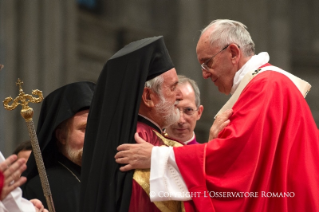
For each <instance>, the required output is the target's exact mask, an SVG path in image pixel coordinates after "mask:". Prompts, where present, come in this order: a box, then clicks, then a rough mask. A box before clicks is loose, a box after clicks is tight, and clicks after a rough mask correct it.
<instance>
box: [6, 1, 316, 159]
mask: <svg viewBox="0 0 319 212" xmlns="http://www.w3.org/2000/svg"><path fill="white" fill-rule="evenodd" d="M214 19H233V20H238V21H241V22H243V23H244V24H245V25H246V26H247V27H248V30H249V32H250V33H251V36H252V38H253V40H254V42H255V44H256V53H259V52H263V51H266V52H268V53H269V54H270V63H272V64H273V65H276V66H279V67H281V68H283V69H284V70H287V71H289V72H291V73H293V74H295V75H297V76H299V77H300V78H302V79H305V80H306V81H308V82H309V83H310V84H311V85H312V89H311V91H310V93H309V94H308V96H307V98H306V100H307V102H308V104H309V107H310V108H311V111H312V113H313V117H314V119H315V121H316V123H317V126H318V124H319V101H318V97H319V73H318V69H319V57H318V56H319V1H318V0H304V1H297V0H258V1H255V0H241V1H235V0H116V1H115V0H54V1H53V0H23V1H22V0H0V63H1V64H4V65H5V68H4V69H3V70H1V71H0V100H1V101H3V100H4V99H5V97H7V96H12V97H16V96H17V95H18V87H17V86H16V81H17V79H18V78H20V79H21V80H22V81H23V82H24V84H23V89H24V92H25V93H28V94H31V92H32V89H39V90H41V91H43V94H44V96H46V95H47V94H49V93H50V92H51V91H53V90H55V89H56V88H58V87H60V86H62V85H65V84H67V83H71V82H75V81H83V80H87V81H93V82H96V81H97V79H98V76H99V73H100V72H101V70H102V68H103V65H104V64H105V63H106V61H107V60H108V58H110V57H111V56H112V55H113V54H114V53H115V52H116V51H117V50H119V49H120V48H122V47H123V46H125V45H126V44H128V43H129V42H131V41H134V40H138V39H141V38H145V37H150V36H158V35H163V36H164V38H165V42H166V45H167V47H168V50H169V52H170V54H171V57H172V59H173V61H174V63H175V66H176V69H177V73H178V74H183V75H186V76H188V77H190V78H192V79H194V80H195V81H196V82H197V83H198V85H199V87H200V90H201V101H202V104H203V105H204V108H205V109H204V113H203V116H202V118H201V120H200V121H199V122H198V123H197V127H196V135H197V138H198V139H197V140H198V141H201V142H206V141H207V139H208V131H209V128H210V126H211V124H212V122H213V117H214V115H215V114H216V113H217V111H218V110H219V109H220V108H221V107H222V105H223V104H224V103H225V102H226V101H227V99H228V98H229V96H225V95H223V94H220V93H219V92H218V89H217V88H216V87H215V86H214V84H213V83H212V82H211V81H210V80H204V79H203V78H202V75H201V69H200V65H199V63H198V62H197V59H196V53H195V47H196V43H197V40H198V38H199V35H200V30H201V29H203V28H204V27H205V26H206V25H207V24H209V22H210V21H212V20H214ZM123 86H125V85H123ZM127 89H129V88H127ZM30 106H31V107H33V109H34V113H35V115H34V117H33V119H34V123H35V126H36V125H37V119H38V115H39V112H40V107H41V103H40V104H31V105H30ZM20 110H21V108H17V109H15V110H14V111H7V110H5V109H4V108H3V107H0V150H1V152H2V153H3V154H4V155H5V156H6V157H7V156H9V155H10V154H11V153H12V151H13V149H14V148H15V147H16V145H17V144H18V143H20V142H22V141H25V140H27V139H29V137H28V132H27V127H26V124H25V121H24V120H23V118H22V117H21V115H20Z"/></svg>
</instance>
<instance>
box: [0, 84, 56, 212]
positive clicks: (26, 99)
mask: <svg viewBox="0 0 319 212" xmlns="http://www.w3.org/2000/svg"><path fill="white" fill-rule="evenodd" d="M22 84H23V82H22V81H21V80H20V79H18V81H17V82H16V85H17V86H19V95H18V96H17V97H16V98H15V99H13V98H12V97H7V98H5V99H4V101H3V106H4V108H5V109H7V110H14V109H15V108H16V107H17V106H18V105H21V106H22V110H21V112H20V113H21V116H22V117H23V118H24V120H25V122H26V124H27V127H28V132H29V136H30V138H31V145H32V151H33V154H34V157H35V161H36V164H37V168H38V172H39V176H40V180H41V185H42V189H43V193H44V196H45V199H46V202H47V205H48V209H49V211H50V212H55V209H54V204H53V199H52V194H51V190H50V185H49V181H48V177H47V174H46V172H45V167H44V163H43V158H42V155H41V151H40V147H39V142H38V138H37V135H36V132H35V129H34V123H33V120H32V116H33V109H32V108H31V107H29V106H28V104H29V103H30V102H31V103H40V102H42V100H43V95H42V91H40V90H38V89H36V90H32V95H36V96H38V97H33V96H32V95H30V94H25V93H24V92H23V89H22ZM11 101H13V102H12V104H11V105H9V103H10V102H11Z"/></svg>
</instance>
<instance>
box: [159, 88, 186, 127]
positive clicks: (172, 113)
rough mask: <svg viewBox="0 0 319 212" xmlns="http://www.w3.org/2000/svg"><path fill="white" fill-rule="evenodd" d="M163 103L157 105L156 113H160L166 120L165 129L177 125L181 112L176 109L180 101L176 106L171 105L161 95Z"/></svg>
mask: <svg viewBox="0 0 319 212" xmlns="http://www.w3.org/2000/svg"><path fill="white" fill-rule="evenodd" d="M160 99H161V102H160V103H159V104H157V105H155V112H156V113H158V114H159V115H160V116H161V117H162V118H163V119H164V126H163V128H166V127H169V126H170V125H172V124H174V123H176V122H177V121H178V120H179V118H180V111H179V110H178V108H175V105H176V104H178V101H176V102H175V104H173V105H171V104H169V103H168V102H167V101H166V100H165V99H164V98H163V96H162V95H161V94H160Z"/></svg>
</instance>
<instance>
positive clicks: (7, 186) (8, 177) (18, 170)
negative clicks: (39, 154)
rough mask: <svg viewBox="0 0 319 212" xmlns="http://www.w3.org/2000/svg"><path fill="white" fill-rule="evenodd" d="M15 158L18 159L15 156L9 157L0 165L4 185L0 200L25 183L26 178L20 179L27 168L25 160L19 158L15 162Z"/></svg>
mask: <svg viewBox="0 0 319 212" xmlns="http://www.w3.org/2000/svg"><path fill="white" fill-rule="evenodd" d="M17 158H18V157H17V156H16V155H11V156H10V157H8V158H7V159H6V160H5V161H3V162H2V163H0V171H1V172H2V173H3V175H4V184H3V188H2V192H1V197H0V200H3V199H4V198H6V196H7V195H8V194H9V193H10V192H11V191H13V190H14V189H15V188H17V187H19V186H21V185H22V184H23V183H25V182H26V181H27V178H25V177H20V176H21V174H22V172H23V171H24V170H25V169H26V168H27V166H26V165H25V159H24V158H20V159H19V160H17Z"/></svg>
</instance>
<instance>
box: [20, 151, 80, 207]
mask: <svg viewBox="0 0 319 212" xmlns="http://www.w3.org/2000/svg"><path fill="white" fill-rule="evenodd" d="M56 159H57V160H56V161H55V163H54V164H53V165H52V166H51V167H50V168H48V169H47V170H46V171H47V175H48V180H49V183H50V188H51V193H52V198H53V202H54V207H55V211H56V212H71V211H78V209H79V200H80V186H81V183H80V179H81V167H80V166H78V165H77V164H75V163H73V162H71V161H70V160H68V159H67V158H66V157H64V156H63V155H61V154H59V155H58V156H57V157H56ZM23 196H24V197H25V198H26V199H35V198H36V199H39V200H40V201H41V202H42V203H43V205H44V207H45V208H48V206H47V204H46V199H45V197H44V194H43V190H42V186H41V182H40V177H39V175H37V176H35V177H33V178H32V179H30V180H29V181H28V182H27V184H26V185H25V188H24V191H23Z"/></svg>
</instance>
